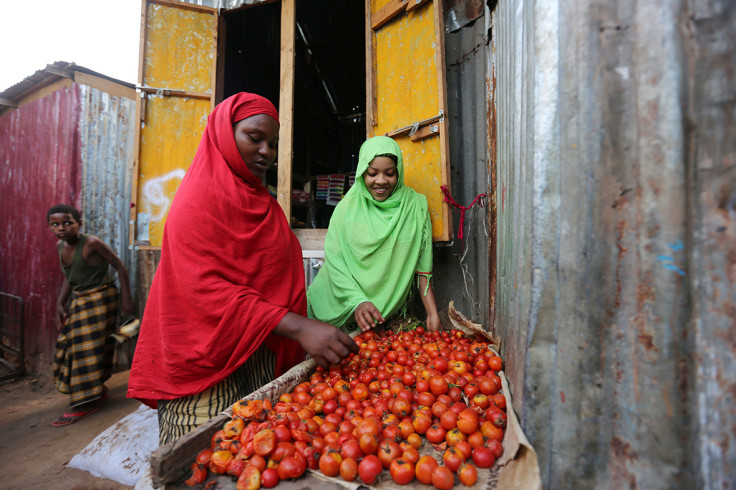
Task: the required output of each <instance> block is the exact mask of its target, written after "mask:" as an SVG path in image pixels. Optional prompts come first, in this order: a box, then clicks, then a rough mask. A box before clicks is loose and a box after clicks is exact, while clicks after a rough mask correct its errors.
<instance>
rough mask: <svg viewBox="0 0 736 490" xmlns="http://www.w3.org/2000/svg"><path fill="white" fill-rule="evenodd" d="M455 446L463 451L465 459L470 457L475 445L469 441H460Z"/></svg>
mask: <svg viewBox="0 0 736 490" xmlns="http://www.w3.org/2000/svg"><path fill="white" fill-rule="evenodd" d="M453 447H456V448H457V449H459V450H460V452H461V453H463V459H470V455H471V454H472V452H473V447H472V446H471V445H470V444H469V443H468V441H460V442H458V443H457V444H455V445H454V446H453Z"/></svg>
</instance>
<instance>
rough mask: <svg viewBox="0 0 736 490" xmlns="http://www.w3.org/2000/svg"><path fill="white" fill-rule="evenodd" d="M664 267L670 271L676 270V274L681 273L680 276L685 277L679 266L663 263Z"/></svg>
mask: <svg viewBox="0 0 736 490" xmlns="http://www.w3.org/2000/svg"><path fill="white" fill-rule="evenodd" d="M664 268H665V269H669V270H671V271H675V272H677V273H678V274H680V275H681V276H682V277H685V271H683V270H682V269H680V268H679V267H677V266H676V265H672V264H664Z"/></svg>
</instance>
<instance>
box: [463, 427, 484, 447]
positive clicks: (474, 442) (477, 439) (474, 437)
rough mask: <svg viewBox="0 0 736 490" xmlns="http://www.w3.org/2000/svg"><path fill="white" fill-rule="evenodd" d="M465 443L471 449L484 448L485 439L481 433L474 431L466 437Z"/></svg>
mask: <svg viewBox="0 0 736 490" xmlns="http://www.w3.org/2000/svg"><path fill="white" fill-rule="evenodd" d="M467 441H468V444H470V446H471V447H480V446H485V444H486V437H485V436H484V435H483V433H482V432H481V431H476V432H473V433H472V434H470V435H469V436H468V438H467Z"/></svg>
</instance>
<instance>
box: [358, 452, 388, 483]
mask: <svg viewBox="0 0 736 490" xmlns="http://www.w3.org/2000/svg"><path fill="white" fill-rule="evenodd" d="M382 470H383V463H381V460H380V459H378V456H375V455H373V454H370V455H368V456H366V457H365V458H363V459H362V460H361V462H360V464H358V476H360V479H361V480H362V481H363V483H365V484H366V485H373V484H374V483H375V482H376V479H377V478H378V475H379V474H380V473H381V471H382Z"/></svg>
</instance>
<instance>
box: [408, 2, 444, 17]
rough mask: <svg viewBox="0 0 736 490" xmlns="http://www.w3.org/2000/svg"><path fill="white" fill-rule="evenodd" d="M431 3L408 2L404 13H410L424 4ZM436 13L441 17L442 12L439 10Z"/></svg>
mask: <svg viewBox="0 0 736 490" xmlns="http://www.w3.org/2000/svg"><path fill="white" fill-rule="evenodd" d="M431 1H432V0H409V4H408V5H407V6H406V11H407V12H411V11H413V10H416V9H418V8H419V7H421V6H422V5H424V4H425V3H429V2H431ZM438 12H439V13H440V15H442V10H439V11H438Z"/></svg>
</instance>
